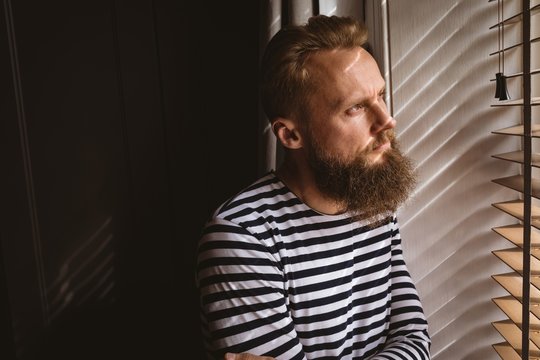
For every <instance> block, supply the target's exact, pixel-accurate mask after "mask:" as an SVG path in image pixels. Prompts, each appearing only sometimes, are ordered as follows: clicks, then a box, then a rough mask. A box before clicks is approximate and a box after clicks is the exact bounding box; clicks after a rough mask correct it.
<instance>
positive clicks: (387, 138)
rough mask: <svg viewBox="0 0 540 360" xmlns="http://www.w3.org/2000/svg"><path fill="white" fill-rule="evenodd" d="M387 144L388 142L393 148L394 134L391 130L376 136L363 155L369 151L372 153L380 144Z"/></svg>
mask: <svg viewBox="0 0 540 360" xmlns="http://www.w3.org/2000/svg"><path fill="white" fill-rule="evenodd" d="M387 142H390V143H391V144H392V147H394V144H395V143H396V134H395V132H394V130H393V129H390V130H386V131H384V132H381V133H379V134H378V135H377V137H376V138H375V140H373V141H372V142H371V144H369V145H368V146H367V148H366V149H365V153H369V152H370V151H373V149H375V148H376V147H378V146H381V145H382V144H385V143H387Z"/></svg>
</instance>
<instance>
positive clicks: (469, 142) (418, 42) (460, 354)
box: [389, 0, 521, 360]
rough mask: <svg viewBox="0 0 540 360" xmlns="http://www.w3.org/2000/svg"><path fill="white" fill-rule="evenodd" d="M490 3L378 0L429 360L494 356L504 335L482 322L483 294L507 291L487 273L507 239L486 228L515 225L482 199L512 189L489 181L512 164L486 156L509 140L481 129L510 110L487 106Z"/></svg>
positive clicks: (491, 67) (487, 311) (485, 313)
mask: <svg viewBox="0 0 540 360" xmlns="http://www.w3.org/2000/svg"><path fill="white" fill-rule="evenodd" d="M505 1H506V0H505ZM509 1H512V0H509ZM496 4H497V3H496V2H491V3H488V1H487V0H481V1H479V0H389V24H390V30H389V35H390V49H391V53H390V64H391V72H392V74H391V75H392V90H393V109H394V116H395V117H396V119H397V121H398V129H397V131H398V134H399V136H400V139H401V143H402V148H403V150H404V151H406V152H407V153H408V154H409V155H410V156H411V157H412V158H413V159H414V160H415V161H416V163H417V165H418V169H419V174H420V184H419V187H418V189H417V191H416V194H415V195H414V197H413V199H412V200H411V201H410V202H409V203H408V204H407V205H406V206H405V207H404V208H402V209H401V211H400V222H401V224H402V234H403V239H404V247H405V256H406V259H407V261H408V264H409V268H410V271H411V274H412V276H413V278H414V279H415V280H416V283H417V287H418V290H419V293H420V296H421V298H422V300H423V304H424V308H425V312H426V315H427V317H428V322H429V326H430V332H431V335H432V339H433V346H432V355H433V359H436V360H458V359H468V360H478V359H482V360H489V359H494V360H495V359H499V356H498V355H497V353H496V352H495V350H494V349H493V348H492V346H491V345H492V344H494V343H497V342H501V341H502V340H503V339H502V337H501V336H500V335H499V333H498V332H497V331H496V330H495V329H494V328H493V326H492V325H491V322H492V321H497V320H502V319H504V318H505V315H504V313H502V311H501V310H499V308H498V307H497V306H496V305H495V304H494V303H493V302H492V300H491V299H492V298H493V297H496V296H503V295H506V294H507V293H506V292H505V291H504V289H502V288H501V287H500V286H499V285H498V284H497V283H496V282H495V281H494V280H493V279H492V278H491V275H493V274H498V273H503V272H509V271H510V268H508V267H507V266H506V265H504V264H503V263H502V262H501V261H500V260H498V258H496V257H495V256H494V255H493V254H492V253H491V251H492V250H495V249H500V248H507V247H512V246H511V244H510V243H508V242H507V241H506V240H505V239H503V238H501V237H500V236H499V235H497V234H496V233H495V232H493V231H492V230H491V229H492V228H493V227H495V226H501V225H508V224H513V223H516V221H514V219H513V218H512V217H510V216H509V215H506V214H504V213H502V212H501V211H499V210H497V209H495V208H494V207H493V206H492V205H491V204H492V203H494V202H499V201H506V200H513V199H517V198H518V197H519V194H518V193H517V192H514V191H512V190H509V189H505V188H502V187H501V186H499V185H496V184H494V183H492V182H491V180H492V179H494V178H498V177H503V176H509V175H514V174H517V173H518V172H519V165H517V164H513V163H508V162H504V161H502V160H496V159H494V158H492V157H491V155H493V154H498V153H503V152H506V151H512V150H517V149H518V148H519V147H520V142H519V138H517V137H508V136H506V137H505V136H502V135H495V134H492V133H491V131H493V130H496V129H500V128H504V127H507V126H512V125H516V124H519V123H520V121H521V120H520V119H521V117H520V109H519V108H514V109H509V110H507V109H499V108H492V107H490V104H491V103H493V102H494V100H495V99H494V93H495V85H494V82H490V81H489V79H490V78H493V77H494V76H495V73H496V72H497V70H498V63H497V59H496V57H493V56H491V57H490V56H488V54H489V53H491V52H493V51H495V50H496V48H497V32H496V30H489V27H490V26H491V25H493V24H495V23H496V21H497V5H496Z"/></svg>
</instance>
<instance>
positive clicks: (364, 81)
mask: <svg viewBox="0 0 540 360" xmlns="http://www.w3.org/2000/svg"><path fill="white" fill-rule="evenodd" d="M366 39H367V31H366V29H365V27H364V26H363V25H362V24H360V23H358V22H356V21H355V20H353V19H351V18H346V17H337V16H332V17H327V16H322V15H319V16H315V17H312V18H311V19H310V20H309V21H308V23H307V24H305V25H301V26H291V27H287V28H284V29H282V30H280V31H279V32H278V33H277V34H276V35H275V36H274V37H273V38H272V39H271V41H270V42H269V44H268V46H267V48H266V50H265V53H264V55H263V58H262V64H261V99H262V103H263V107H264V110H265V112H266V114H267V116H268V119H269V120H270V122H271V125H272V129H273V131H274V134H275V135H276V137H277V139H278V141H279V142H280V143H281V145H283V148H284V151H285V156H284V161H283V163H282V164H281V165H280V167H279V168H278V169H277V170H276V171H271V172H270V173H268V174H266V175H265V176H263V177H262V178H260V179H259V180H257V181H256V182H254V183H253V184H252V185H251V186H249V187H247V188H245V189H243V190H242V191H240V192H239V193H238V194H237V195H235V196H234V197H232V198H231V199H229V200H228V201H226V202H225V203H224V204H223V205H221V206H220V207H219V208H218V209H217V210H216V211H215V213H214V214H213V216H212V218H211V219H210V220H209V221H208V223H207V224H206V226H205V229H204V231H203V236H202V238H201V239H200V243H199V247H198V266H197V285H198V288H199V291H200V305H201V321H202V330H203V334H204V337H205V344H206V348H207V354H208V357H209V358H213V359H223V358H224V357H225V356H226V358H227V359H234V358H237V359H257V358H276V359H287V360H289V359H368V358H369V359H372V360H375V359H377V360H379V359H408V360H412V359H429V358H430V354H429V348H430V344H431V340H430V337H429V334H428V326H427V321H426V318H425V316H424V313H423V310H422V306H421V302H420V299H419V297H418V294H417V291H416V289H415V286H414V284H413V282H412V280H411V278H410V276H409V273H408V270H407V267H406V264H405V262H404V259H403V254H402V248H401V238H400V234H399V227H398V222H397V217H396V211H397V209H398V208H399V206H400V205H401V204H403V202H404V201H405V200H406V199H407V198H408V197H409V195H410V192H411V191H412V190H413V189H414V186H415V182H416V177H415V173H414V166H413V164H412V162H411V161H410V159H408V158H407V157H406V156H404V155H403V154H402V153H401V152H400V150H399V148H398V144H397V140H396V138H395V135H394V128H395V125H396V121H395V120H394V119H393V118H392V117H391V116H390V114H389V112H388V110H387V107H386V104H385V102H384V91H385V82H384V79H383V78H382V76H381V74H380V71H379V69H378V67H377V64H376V62H375V60H374V59H373V57H372V56H371V55H370V54H369V53H368V52H367V51H366V50H365V49H364V48H363V47H362V46H363V45H364V43H365V41H366Z"/></svg>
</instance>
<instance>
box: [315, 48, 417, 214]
mask: <svg viewBox="0 0 540 360" xmlns="http://www.w3.org/2000/svg"><path fill="white" fill-rule="evenodd" d="M309 69H310V71H312V76H313V77H315V78H316V79H317V89H318V91H316V92H315V94H314V95H313V96H312V97H311V98H310V102H309V103H310V105H311V109H312V111H311V113H310V117H309V118H308V119H307V121H306V123H307V124H308V125H307V134H306V135H307V136H306V137H305V139H306V141H305V150H306V151H307V154H308V161H309V165H310V167H311V168H312V170H313V173H314V175H315V179H316V182H317V185H318V187H319V189H320V190H321V191H322V192H323V193H324V194H326V195H327V196H328V197H329V198H330V199H333V200H335V201H336V202H337V203H340V204H343V205H344V207H345V208H346V210H348V211H350V212H352V213H354V214H356V215H358V216H360V217H362V218H367V217H373V216H375V215H379V214H382V213H386V212H388V211H395V210H397V207H398V206H399V205H400V204H401V203H403V202H404V201H405V200H406V198H407V197H408V195H409V194H410V192H411V191H412V189H413V188H414V185H415V176H414V170H413V164H412V162H411V161H410V160H409V159H408V158H406V157H404V156H403V155H402V154H401V152H400V151H399V149H398V144H397V141H396V139H395V137H394V131H393V129H394V127H395V120H394V119H393V118H392V117H391V116H390V115H389V113H388V111H387V109H386V104H385V103H384V93H383V92H384V80H383V78H382V76H381V74H380V72H379V69H378V67H377V64H376V63H375V61H374V60H373V58H372V57H371V55H369V54H368V53H367V52H366V51H365V50H363V49H361V48H358V49H352V50H333V51H324V52H320V53H318V54H316V55H314V56H313V58H312V59H311V62H310V65H309Z"/></svg>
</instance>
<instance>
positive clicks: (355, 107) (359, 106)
mask: <svg viewBox="0 0 540 360" xmlns="http://www.w3.org/2000/svg"><path fill="white" fill-rule="evenodd" d="M363 109H364V105H362V104H356V105H353V106H351V107H350V108H348V109H347V114H348V115H353V114H355V113H357V112H359V111H361V110H363Z"/></svg>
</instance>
